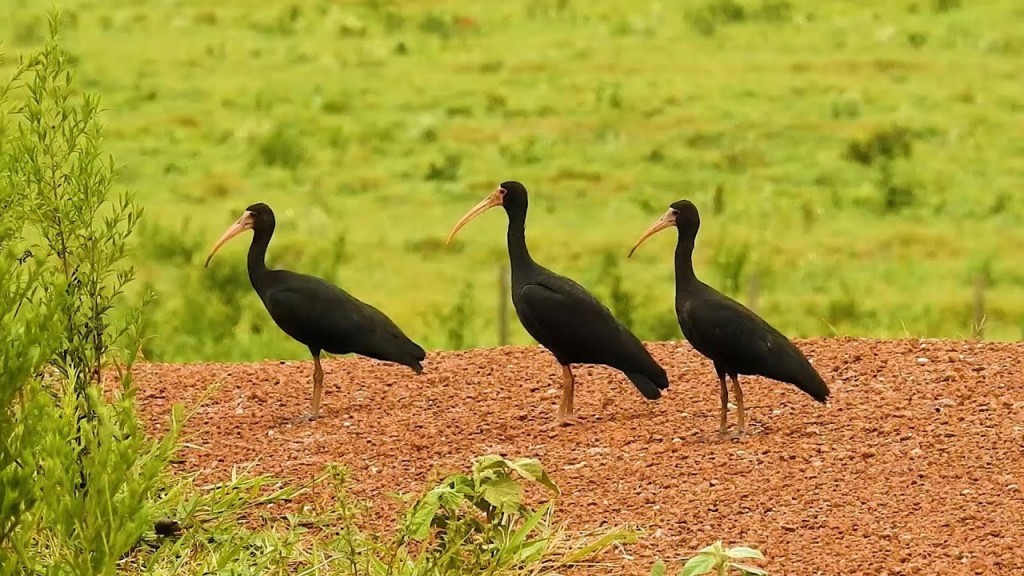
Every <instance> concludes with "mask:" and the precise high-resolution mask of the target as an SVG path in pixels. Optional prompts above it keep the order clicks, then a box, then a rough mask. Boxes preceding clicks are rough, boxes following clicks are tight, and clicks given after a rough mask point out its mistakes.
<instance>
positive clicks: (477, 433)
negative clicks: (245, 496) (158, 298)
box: [139, 339, 1024, 575]
mask: <svg viewBox="0 0 1024 576" xmlns="http://www.w3.org/2000/svg"><path fill="white" fill-rule="evenodd" d="M798 344H799V345H800V346H801V347H802V348H803V349H804V350H805V352H806V353H807V354H808V356H809V357H811V358H812V359H813V362H814V364H815V366H817V367H818V368H819V370H820V371H821V373H822V375H823V376H824V377H825V380H826V381H827V382H828V383H829V385H830V387H831V388H832V391H833V396H832V400H831V402H830V404H829V406H827V407H826V406H821V405H819V404H817V403H815V402H813V401H811V399H810V398H809V397H807V396H805V395H803V394H802V393H800V392H799V391H798V390H796V389H795V388H794V387H792V386H789V385H785V384H779V383H775V382H771V381H767V380H762V379H759V378H746V379H744V380H742V382H745V385H744V391H745V396H746V402H747V408H748V410H747V412H748V415H749V416H748V417H749V418H750V419H751V420H752V422H751V430H752V432H753V433H752V435H751V436H749V437H748V438H747V439H746V440H744V441H743V442H740V443H733V442H722V441H719V440H718V437H717V428H718V421H717V418H718V416H717V410H718V401H719V400H718V384H717V381H716V379H715V376H714V372H713V370H712V368H711V365H710V363H709V362H707V361H706V360H704V359H703V358H701V357H700V356H698V355H697V354H696V353H695V352H694V351H693V350H692V349H691V348H690V346H689V345H688V344H686V343H685V342H666V343H656V344H650V345H649V346H650V349H651V351H652V353H653V354H654V356H655V358H656V359H658V361H659V362H661V363H662V364H663V365H664V366H665V368H666V369H667V370H668V373H669V378H670V380H671V388H670V389H669V394H668V395H667V396H666V397H665V398H663V399H662V400H660V401H658V402H656V403H648V402H646V401H644V400H643V398H642V397H641V396H640V394H639V393H638V392H637V391H636V390H635V389H633V388H632V386H631V385H630V384H629V383H628V381H627V380H625V378H623V377H622V376H621V375H619V374H618V373H615V372H613V371H611V370H609V369H604V368H597V367H580V368H578V369H576V374H577V388H576V410H577V413H578V414H579V415H580V416H581V418H582V423H581V424H580V425H578V426H574V427H570V428H557V429H552V430H544V429H542V426H543V425H545V424H547V423H549V422H550V421H551V420H552V419H553V418H554V416H555V410H556V407H557V404H558V398H559V396H558V394H559V390H558V383H559V378H560V370H559V368H558V366H557V364H556V363H555V362H554V360H553V358H552V357H551V356H550V355H549V354H547V353H546V352H545V351H543V350H542V349H540V348H501V349H490V350H473V351H467V352H458V353H434V354H431V355H430V356H429V358H428V361H427V367H426V370H427V371H426V373H425V374H423V375H422V376H419V377H417V376H414V375H413V374H412V372H410V371H408V370H407V369H405V368H401V367H395V366H390V365H385V364H382V363H379V362H375V361H371V360H366V359H362V358H343V359H333V360H328V361H325V363H324V370H325V372H326V378H325V394H324V403H325V404H324V408H325V410H326V414H325V417H323V418H322V419H320V420H319V421H317V422H315V423H313V424H295V425H293V424H292V423H291V421H292V419H294V417H295V416H297V415H299V414H301V413H303V412H304V411H305V410H306V408H307V406H308V402H309V395H310V389H311V385H310V374H311V363H310V362H289V363H280V362H263V363H255V364H231V365H228V364H193V365H164V364H144V365H141V367H140V368H139V381H140V386H141V389H142V392H141V394H140V399H141V403H142V407H143V411H144V413H145V415H146V418H147V419H148V421H149V422H150V424H151V425H152V426H154V427H161V426H162V422H163V420H164V418H165V416H166V413H167V410H168V409H169V407H170V405H171V404H172V403H173V402H184V403H185V404H186V405H187V406H194V405H195V404H196V403H197V402H198V400H199V399H200V398H201V397H202V395H203V394H204V392H205V391H206V389H207V388H208V387H209V386H211V385H213V384H216V383H220V384H221V387H220V388H219V390H218V391H217V392H216V393H215V394H214V395H213V396H212V397H211V398H210V399H209V400H208V401H207V402H206V403H204V404H203V405H202V406H201V407H200V408H199V411H198V413H197V415H196V416H195V417H194V419H193V420H192V421H191V422H190V425H189V427H188V428H187V430H186V431H187V433H188V434H189V438H188V440H189V441H190V442H192V443H194V444H195V445H197V448H194V449H186V450H185V451H184V452H183V458H184V460H185V461H184V463H183V464H182V468H183V469H187V470H200V471H201V473H202V476H203V478H204V479H206V480H215V479H218V478H223V477H225V476H226V475H227V474H228V473H229V472H230V470H231V467H232V466H235V465H240V464H245V463H248V462H251V461H254V460H258V461H259V462H258V465H257V466H256V467H255V471H256V472H266V473H272V474H275V475H283V476H286V477H290V478H296V479H305V478H308V477H311V476H313V475H314V474H316V473H317V472H318V471H320V470H321V468H322V466H323V465H324V464H326V463H328V462H341V463H344V464H345V465H347V466H348V467H350V469H351V470H352V473H353V477H354V479H355V484H356V486H355V487H354V490H353V491H354V493H355V494H356V495H357V496H359V497H364V498H369V499H372V500H374V501H375V502H377V503H379V506H376V514H377V518H376V519H375V522H379V523H380V524H381V525H382V526H383V525H388V524H389V523H390V522H391V520H392V515H393V514H394V511H395V508H394V506H393V504H392V503H391V502H390V499H389V498H387V497H386V494H387V493H389V492H392V491H395V490H409V491H416V490H419V489H421V488H423V487H424V483H425V482H426V481H428V480H429V479H431V478H432V476H433V475H434V474H437V473H441V472H449V471H454V470H461V469H464V468H465V467H466V466H467V465H468V463H469V462H470V460H471V458H472V457H473V456H475V455H479V454H483V453H494V452H496V453H501V454H504V455H507V456H513V457H519V456H535V457H538V458H540V459H541V461H542V462H543V463H544V464H545V465H546V466H547V467H548V469H549V470H550V471H551V472H552V474H553V476H554V477H555V479H556V481H557V482H559V484H560V485H561V486H562V489H563V492H564V495H563V498H562V501H561V502H560V505H559V509H558V511H559V518H560V519H562V520H566V521H568V522H569V523H570V526H571V527H573V528H580V529H584V528H589V527H596V526H600V525H602V524H605V523H610V524H622V523H638V524H639V525H641V526H642V527H644V528H645V529H646V531H647V533H646V535H645V536H644V537H643V538H642V539H641V540H640V542H639V543H637V544H636V545H634V546H631V547H629V548H628V549H627V553H628V554H629V556H631V557H632V558H630V557H623V556H622V555H618V556H616V557H615V561H616V562H617V563H618V566H617V567H616V568H615V570H614V572H615V573H625V574H646V573H647V571H648V570H649V567H650V565H651V563H652V561H653V559H654V558H655V557H656V556H661V557H663V558H666V559H667V560H669V559H670V560H675V561H678V559H679V558H681V557H683V556H684V555H686V554H687V553H688V552H690V551H692V550H693V549H695V548H698V547H700V546H703V545H705V544H707V543H710V542H711V541H713V540H715V539H717V538H724V539H725V540H726V541H727V544H747V545H752V546H755V547H757V548H759V549H761V550H762V551H763V552H764V553H765V555H766V556H767V557H768V561H767V563H766V564H765V565H766V567H767V568H769V569H770V570H771V571H772V572H773V573H774V574H779V575H782V574H786V575H790V574H792V575H812V574H827V575H833V574H844V575H847V574H871V575H881V574H908V575H910V574H913V575H919V574H996V573H998V574H1018V573H1020V574H1024V491H1022V486H1024V361H1022V359H1024V345H1020V344H984V345H978V344H975V343H970V342H947V341H933V340H924V341H921V340H905V341H872V340H855V339H825V340H808V341H800V342H798ZM730 416H731V418H732V420H731V421H732V422H735V413H732V414H731V415H730Z"/></svg>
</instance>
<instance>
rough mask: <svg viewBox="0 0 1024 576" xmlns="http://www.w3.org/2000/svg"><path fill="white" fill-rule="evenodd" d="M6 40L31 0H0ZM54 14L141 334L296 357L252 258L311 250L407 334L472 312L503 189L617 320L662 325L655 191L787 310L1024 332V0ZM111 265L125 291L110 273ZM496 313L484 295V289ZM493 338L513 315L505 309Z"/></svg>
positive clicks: (886, 324)
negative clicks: (96, 141)
mask: <svg viewBox="0 0 1024 576" xmlns="http://www.w3.org/2000/svg"><path fill="white" fill-rule="evenodd" d="M5 4H6V5H8V7H9V8H8V9H6V11H5V17H4V18H3V19H0V39H3V41H4V44H3V51H4V52H5V53H6V54H7V56H6V57H5V59H4V63H3V68H2V71H5V72H10V71H11V70H12V69H13V65H14V63H15V60H16V54H17V53H19V52H21V51H23V50H26V49H29V48H32V47H35V46H37V45H39V43H41V42H42V40H43V38H44V37H45V30H46V28H45V26H46V23H45V22H46V20H45V11H46V10H47V9H49V8H50V7H51V6H52V2H51V1H50V0H45V1H44V0H5ZM61 7H63V8H64V9H65V12H66V14H65V15H66V22H67V25H66V27H65V29H64V36H65V42H66V45H67V47H68V49H69V50H71V52H72V54H73V56H74V58H75V59H76V60H77V66H78V70H79V80H80V81H81V82H82V85H83V86H84V87H85V89H87V90H90V91H95V92H98V93H99V94H100V95H101V97H102V99H103V104H104V106H105V108H107V110H108V111H107V112H106V113H105V116H104V119H105V123H106V138H107V149H108V150H109V151H110V152H111V153H112V154H113V156H114V157H115V158H116V159H117V161H118V163H119V165H120V166H121V171H120V184H121V185H123V186H125V187H128V188H130V189H132V190H134V191H135V192H136V193H137V195H138V198H139V200H140V202H141V203H142V204H143V205H144V206H145V210H146V212H145V216H144V221H143V224H142V226H141V228H140V229H139V230H138V233H137V234H136V235H135V239H134V244H135V256H134V262H135V264H136V265H137V267H138V269H139V273H140V278H141V279H142V282H139V283H137V286H136V289H137V290H138V291H141V290H142V289H144V288H151V289H153V290H154V291H156V293H157V295H158V299H157V300H156V302H155V304H154V307H153V309H152V311H151V331H152V332H153V333H154V338H152V339H151V340H150V341H149V342H148V344H147V346H146V348H145V354H146V356H147V358H149V359H151V360H179V361H186V360H200V359H206V360H252V359H259V358H266V357H277V358H305V357H307V356H308V352H307V351H306V350H305V349H304V348H303V347H302V346H301V345H299V344H297V343H295V342H293V341H292V340H290V339H289V338H288V337H287V336H285V335H284V334H283V333H281V332H280V331H279V330H278V329H277V328H276V327H275V326H274V325H273V323H272V321H271V320H270V318H269V316H268V315H267V313H266V312H265V310H264V309H263V307H262V305H261V304H260V302H259V299H258V298H257V296H256V294H255V293H254V292H253V291H252V289H251V287H250V286H249V284H248V278H247V276H246V274H245V257H244V253H245V250H246V245H247V244H248V240H249V237H248V236H245V237H243V238H240V239H238V240H236V241H235V242H234V243H232V244H230V245H229V246H227V247H226V248H225V249H222V250H221V252H220V253H219V254H218V256H217V258H215V259H214V261H213V262H212V263H211V266H210V268H209V269H206V270H204V269H203V267H202V264H203V259H204V258H205V256H206V253H207V250H208V248H209V247H210V245H211V244H212V243H213V241H214V240H216V238H217V237H218V236H219V235H220V233H221V232H222V231H223V230H224V229H225V228H226V227H227V226H228V225H229V224H231V222H233V221H234V220H235V219H236V218H237V217H238V216H239V214H240V213H241V211H242V210H243V209H244V208H245V207H246V206H247V205H249V204H251V203H254V202H259V201H262V202H267V203H269V204H270V205H271V206H272V207H273V208H274V210H275V212H276V213H277V220H278V228H277V230H278V233H277V234H276V235H275V238H274V241H273V242H272V243H271V247H270V254H269V257H268V261H269V264H270V265H271V266H272V267H283V268H288V269H292V270H296V271H301V272H306V273H311V274H316V275H320V276H323V277H325V278H327V279H328V280H330V281H333V282H336V283H338V284H339V285H341V286H342V287H343V288H345V289H346V290H348V291H349V292H350V293H352V294H353V295H355V296H356V297H358V298H361V299H363V300H365V301H367V302H370V303H372V304H374V305H376V306H377V307H379V308H381V309H382V310H384V311H385V312H386V313H387V314H389V315H390V316H391V317H392V318H394V319H395V321H396V322H397V323H398V324H399V325H400V326H402V327H403V329H404V330H405V331H406V332H407V333H408V334H409V335H410V336H411V337H412V338H413V339H415V340H417V341H418V342H420V343H421V344H423V345H424V346H425V347H427V348H431V349H437V348H464V347H475V346H493V345H495V344H497V343H498V341H499V336H498V329H497V324H498V321H497V318H498V301H499V299H500V298H501V297H502V292H501V291H500V288H499V278H500V277H499V269H500V268H502V267H504V266H507V259H506V258H507V257H506V255H505V251H504V241H505V234H504V229H505V218H504V215H503V214H502V213H501V212H500V211H498V210H495V211H492V212H490V213H488V214H487V215H485V216H483V217H481V218H479V219H477V220H475V221H474V222H473V223H471V224H470V225H469V226H468V227H467V228H466V229H464V230H463V232H461V233H460V236H459V238H458V240H457V241H456V242H455V243H454V244H453V246H450V247H447V248H446V247H445V246H444V239H445V237H446V235H447V233H448V231H449V230H450V228H451V226H452V225H453V224H454V223H455V221H456V220H457V219H458V218H459V217H460V216H461V215H462V214H463V212H465V211H466V210H467V209H468V208H469V207H471V206H472V205H473V204H475V203H476V202H477V201H478V200H480V199H481V198H483V196H484V195H486V194H487V193H489V192H490V191H491V190H492V189H493V187H494V186H495V185H496V184H497V183H499V182H501V181H502V180H508V179H516V180H520V181H522V182H524V183H525V184H526V185H527V187H528V188H529V189H530V192H531V198H530V199H531V208H532V210H531V212H530V215H529V220H528V229H527V234H528V236H527V238H528V242H529V243H530V246H531V250H532V252H533V254H534V257H535V258H536V259H537V260H538V261H539V262H541V263H542V264H544V265H546V266H548V267H550V268H552V269H554V270H555V271H557V272H560V273H562V274H566V275H568V276H570V277H572V278H574V279H576V280H577V281H579V282H581V283H582V284H584V285H585V286H587V287H588V288H590V289H591V290H592V291H593V292H594V293H595V294H597V295H598V296H599V297H600V298H601V299H602V300H603V301H604V302H606V303H607V304H608V305H609V306H610V307H611V308H612V309H613V310H614V311H615V312H616V314H617V315H618V316H619V317H620V319H622V320H623V321H625V322H627V323H628V324H630V325H631V326H632V328H633V329H634V330H635V331H636V332H637V333H638V334H639V335H640V336H641V337H642V338H644V339H658V340H661V339H669V338H681V335H680V334H679V328H678V326H677V324H676V321H675V317H674V312H673V297H672V294H673V271H672V256H671V255H672V247H673V246H674V242H675V239H674V234H672V233H663V234H662V235H660V236H659V237H656V238H655V239H653V240H651V241H649V242H648V243H647V244H646V245H645V246H644V247H643V248H642V249H641V250H639V251H638V253H637V255H636V256H634V257H633V258H632V259H630V260H626V258H625V255H626V252H627V250H628V249H629V247H630V245H631V244H632V243H633V241H634V240H635V239H636V238H637V236H638V235H639V234H640V233H641V232H642V231H643V230H644V228H646V227H647V225H648V224H650V223H651V222H652V221H653V220H654V219H655V218H657V217H658V216H659V215H660V214H661V213H662V212H663V211H664V209H665V208H666V206H667V204H669V203H670V202H672V201H674V200H677V199H680V198H689V199H691V200H693V201H694V202H695V203H696V204H697V206H698V207H699V208H700V209H701V211H702V220H703V226H702V229H701V233H700V236H699V237H698V244H697V254H696V261H697V262H696V264H697V268H698V275H699V276H700V277H702V278H703V279H704V280H705V281H707V282H709V283H711V284H713V285H715V286H717V287H718V288H720V289H722V290H723V291H725V292H727V293H729V294H731V295H733V296H735V297H737V298H738V299H739V300H741V301H743V302H745V303H750V301H751V299H753V300H755V302H754V306H755V307H756V309H757V310H758V311H759V312H760V313H762V314H763V315H764V316H765V317H766V318H767V319H768V320H769V321H770V322H772V323H774V324H775V325H776V326H777V327H779V328H780V329H781V330H783V331H784V332H786V333H787V334H788V335H790V336H792V337H807V336H814V335H834V334H840V335H859V336H878V337H894V336H897V337H898V336H927V337H949V338H963V337H969V336H971V334H972V325H973V323H974V318H975V316H974V308H975V302H974V300H975V292H976V289H975V285H976V284H977V283H978V282H981V283H982V285H983V286H984V287H985V290H984V336H985V337H986V338H988V339H1000V340H1018V339H1021V338H1022V337H1024V267H1022V266H1021V255H1022V251H1024V230H1022V227H1021V221H1022V216H1024V195H1022V194H1021V193H1020V188H1021V183H1022V181H1024V138H1022V134H1024V115H1022V112H1024V4H1021V3H1020V2H1016V1H1014V0H995V1H991V2H984V3H982V2H961V1H960V0H897V1H892V2H881V1H865V2H849V1H843V2H816V1H811V0H696V1H686V2H682V1H681V2H667V1H662V2H651V1H639V2H628V1H625V0H614V1H613V0H595V1H587V2H583V1H579V0H525V1H508V2H494V1H490V0H488V1H474V2H467V1H453V0H452V1H449V0H430V1H427V0H424V1H417V2H387V1H383V0H365V1H356V2H351V1H330V0H296V1H294V2H257V1H256V0H224V1H220V2H215V3H211V2H205V1H201V0H177V1H143V0H132V1H128V0H108V1H103V2H100V1H96V0H94V1H86V0H69V1H67V2H64V3H63V5H62V6H61ZM133 297H139V294H134V295H133ZM510 313H511V310H510ZM509 325H510V341H511V343H528V342H530V341H531V340H530V339H529V337H528V336H527V335H526V333H525V332H524V331H523V330H522V328H521V326H520V325H519V323H518V321H516V319H515V318H514V316H513V317H511V320H510V322H509Z"/></svg>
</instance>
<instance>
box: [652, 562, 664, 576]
mask: <svg viewBox="0 0 1024 576" xmlns="http://www.w3.org/2000/svg"><path fill="white" fill-rule="evenodd" d="M665 570H666V568H665V563H664V562H662V561H661V560H658V561H657V562H655V563H654V566H651V576H665Z"/></svg>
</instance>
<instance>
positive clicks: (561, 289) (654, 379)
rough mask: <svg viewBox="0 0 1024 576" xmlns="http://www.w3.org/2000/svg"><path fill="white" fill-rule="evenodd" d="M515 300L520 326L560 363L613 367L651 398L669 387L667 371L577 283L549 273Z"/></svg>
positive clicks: (526, 287)
mask: <svg viewBox="0 0 1024 576" xmlns="http://www.w3.org/2000/svg"><path fill="white" fill-rule="evenodd" d="M517 300H519V302H518V303H517V312H518V313H519V316H520V319H521V320H522V322H523V326H524V327H525V328H526V330H527V331H528V332H529V333H530V335H531V336H533V337H534V338H536V339H537V341H538V342H540V343H541V344H542V345H544V347H545V348H547V349H549V350H551V352H552V353H554V355H555V357H556V358H557V359H558V361H559V362H560V363H562V364H572V363H579V364H604V365H607V366H611V367H613V368H617V369H619V370H621V371H623V372H625V373H626V375H627V376H629V377H630V380H632V381H633V383H634V384H636V385H637V387H638V388H640V391H641V392H642V393H643V394H644V395H645V396H647V397H649V398H651V397H653V398H657V397H659V396H660V393H659V392H658V389H665V388H667V387H668V377H667V375H666V374H665V370H664V369H662V368H661V366H659V365H658V363H657V362H655V361H654V358H652V357H651V355H650V353H649V352H648V351H647V349H646V348H644V345H643V344H642V343H641V342H640V340H639V339H638V338H637V337H636V336H634V335H633V334H632V333H631V332H630V331H629V330H628V329H626V327H625V326H623V325H622V324H621V323H620V322H619V321H618V320H616V318H615V316H614V315H613V314H612V313H611V311H610V310H609V309H608V308H607V307H605V306H604V305H603V304H601V303H600V302H599V301H598V300H597V299H596V298H594V297H593V296H591V295H590V293H589V292H587V291H586V290H585V289H584V288H583V287H582V286H580V285H579V284H576V283H575V282H573V281H572V280H569V279H568V278H564V277H561V276H555V275H554V274H552V275H551V276H548V277H541V278H539V279H537V280H536V281H534V282H533V283H530V284H527V285H526V286H523V287H522V288H520V289H519V298H518V299H517ZM634 376H637V377H642V378H640V380H649V381H650V382H649V383H648V382H643V381H641V382H638V381H637V378H634ZM648 384H653V389H652V386H650V385H648Z"/></svg>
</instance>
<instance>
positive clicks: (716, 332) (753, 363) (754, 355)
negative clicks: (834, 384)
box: [679, 293, 829, 402]
mask: <svg viewBox="0 0 1024 576" xmlns="http://www.w3.org/2000/svg"><path fill="white" fill-rule="evenodd" d="M679 325H680V327H681V328H682V329H683V334H684V335H685V336H686V338H687V340H689V341H690V343H691V344H693V347H694V348H696V349H697V351H698V352H700V353H701V354H703V355H705V356H707V357H708V358H710V359H711V360H713V361H714V362H715V363H716V364H718V365H721V366H722V367H724V368H726V369H727V370H729V371H730V372H736V373H740V374H756V375H758V376H765V377H767V378H771V379H773V380H779V381H781V382H788V383H790V384H793V385H795V386H796V387H798V388H800V389H801V390H803V391H804V392H806V393H807V394H810V395H811V396H812V397H814V398H815V399H816V400H818V401H820V402H824V401H825V399H826V398H827V397H828V394H829V391H828V387H827V386H826V385H825V382H824V381H823V380H822V379H821V376H820V375H818V373H817V371H816V370H815V369H814V367H813V366H811V364H810V362H808V361H807V358H806V357H805V356H804V355H803V353H802V352H800V349H799V348H797V347H796V345H795V344H793V343H792V342H791V341H790V340H789V339H788V338H786V336H784V335H783V334H782V333H781V332H779V331H778V330H776V329H775V328H774V327H772V326H771V325H770V324H768V323H767V322H765V321H764V320H763V319H762V318H761V317H760V316H758V315H757V314H755V313H754V312H752V311H751V310H749V309H748V308H746V307H745V306H743V305H742V304H740V303H739V302H736V301H735V300H732V299H731V298H729V297H727V296H725V295H724V294H719V293H715V294H714V295H713V296H710V297H704V298H698V299H694V300H690V301H688V302H687V303H685V304H684V305H683V306H682V308H681V309H680V310H679Z"/></svg>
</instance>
